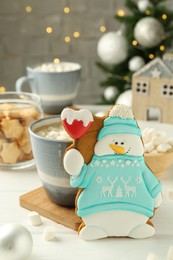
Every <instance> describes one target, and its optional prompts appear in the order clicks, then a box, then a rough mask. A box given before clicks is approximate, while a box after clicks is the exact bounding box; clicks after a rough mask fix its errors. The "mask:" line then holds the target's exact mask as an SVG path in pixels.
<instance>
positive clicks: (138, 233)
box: [128, 224, 155, 238]
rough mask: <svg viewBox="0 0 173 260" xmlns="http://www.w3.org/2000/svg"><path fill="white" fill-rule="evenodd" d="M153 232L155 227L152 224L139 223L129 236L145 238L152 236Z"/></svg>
mask: <svg viewBox="0 0 173 260" xmlns="http://www.w3.org/2000/svg"><path fill="white" fill-rule="evenodd" d="M154 234H155V229H154V227H153V226H151V225H148V224H141V225H138V226H137V227H135V228H134V229H133V230H132V231H131V232H130V233H129V235H128V236H129V237H131V238H147V237H152V236H153V235H154Z"/></svg>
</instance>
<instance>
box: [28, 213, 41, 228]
mask: <svg viewBox="0 0 173 260" xmlns="http://www.w3.org/2000/svg"><path fill="white" fill-rule="evenodd" d="M28 217H29V221H30V223H31V225H33V226H39V225H41V224H42V221H41V218H40V215H39V214H38V213H37V212H36V211H31V212H30V213H29V214H28Z"/></svg>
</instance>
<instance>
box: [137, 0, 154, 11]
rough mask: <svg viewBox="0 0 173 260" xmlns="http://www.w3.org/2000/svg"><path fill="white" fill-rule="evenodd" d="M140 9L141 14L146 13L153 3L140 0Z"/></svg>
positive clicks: (138, 4)
mask: <svg viewBox="0 0 173 260" xmlns="http://www.w3.org/2000/svg"><path fill="white" fill-rule="evenodd" d="M137 6H138V9H139V11H140V12H141V13H145V11H146V10H147V9H148V8H150V6H151V3H150V2H149V1H148V0H139V1H138V3H137Z"/></svg>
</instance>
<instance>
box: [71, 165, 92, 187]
mask: <svg viewBox="0 0 173 260" xmlns="http://www.w3.org/2000/svg"><path fill="white" fill-rule="evenodd" d="M93 175H94V172H93V170H92V168H91V167H89V166H88V165H86V164H84V166H83V167H82V170H81V173H80V174H79V175H78V176H71V178H70V184H71V186H72V187H74V188H76V187H78V188H86V187H87V186H88V184H89V183H90V181H91V180H92V178H93Z"/></svg>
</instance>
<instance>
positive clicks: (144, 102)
mask: <svg viewBox="0 0 173 260" xmlns="http://www.w3.org/2000/svg"><path fill="white" fill-rule="evenodd" d="M132 96H133V98H132V107H133V111H134V114H135V117H136V118H137V119H139V120H153V121H160V122H162V123H172V124H173V54H170V53H166V54H164V55H163V57H162V59H160V58H155V59H154V60H152V61H150V62H149V63H148V64H146V65H145V66H144V67H143V68H141V69H140V70H138V71H137V72H135V73H134V74H133V77H132Z"/></svg>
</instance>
